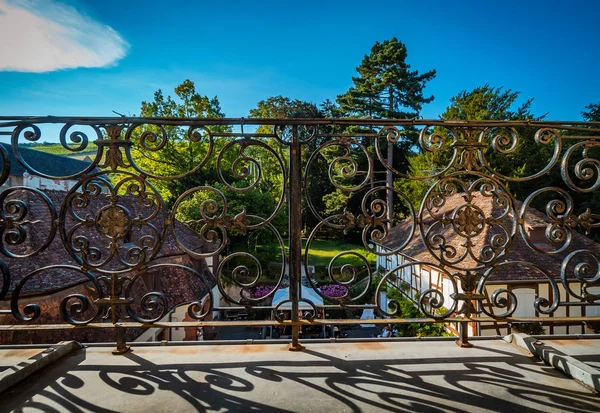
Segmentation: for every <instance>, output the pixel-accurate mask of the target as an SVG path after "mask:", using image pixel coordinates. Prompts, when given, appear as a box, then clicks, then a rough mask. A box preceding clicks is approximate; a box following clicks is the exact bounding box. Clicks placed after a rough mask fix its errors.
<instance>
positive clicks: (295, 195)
mask: <svg viewBox="0 0 600 413" xmlns="http://www.w3.org/2000/svg"><path fill="white" fill-rule="evenodd" d="M301 163H302V159H301V154H300V141H299V137H298V126H296V125H294V126H293V127H292V142H291V145H290V172H289V180H290V181H289V184H290V186H289V188H290V190H289V198H288V212H289V214H288V219H289V237H290V242H289V245H290V257H289V260H290V261H289V265H290V269H289V275H290V300H292V321H293V322H294V323H297V322H298V321H299V320H300V317H299V315H298V310H299V306H298V301H299V300H300V280H301V278H302V239H301V229H302V165H301ZM298 333H299V326H298V325H297V324H294V325H293V326H292V343H291V344H290V347H289V349H290V351H300V350H302V346H301V345H300V343H299V341H298Z"/></svg>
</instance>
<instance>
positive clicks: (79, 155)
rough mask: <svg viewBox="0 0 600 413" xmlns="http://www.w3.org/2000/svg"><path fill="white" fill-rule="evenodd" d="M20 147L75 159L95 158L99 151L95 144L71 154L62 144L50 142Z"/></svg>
mask: <svg viewBox="0 0 600 413" xmlns="http://www.w3.org/2000/svg"><path fill="white" fill-rule="evenodd" d="M20 146H23V147H25V148H28V149H34V150H36V151H41V152H46V153H51V154H53V155H62V156H67V157H69V158H73V159H80V160H81V159H84V158H85V157H86V156H89V157H90V158H92V159H93V158H94V156H95V155H96V152H97V151H98V147H97V146H96V144H95V143H92V142H89V143H88V145H87V147H86V148H85V150H83V151H80V152H71V151H69V150H68V149H65V148H64V147H63V146H62V145H61V144H60V143H50V142H42V143H39V142H32V143H24V144H22V145H20Z"/></svg>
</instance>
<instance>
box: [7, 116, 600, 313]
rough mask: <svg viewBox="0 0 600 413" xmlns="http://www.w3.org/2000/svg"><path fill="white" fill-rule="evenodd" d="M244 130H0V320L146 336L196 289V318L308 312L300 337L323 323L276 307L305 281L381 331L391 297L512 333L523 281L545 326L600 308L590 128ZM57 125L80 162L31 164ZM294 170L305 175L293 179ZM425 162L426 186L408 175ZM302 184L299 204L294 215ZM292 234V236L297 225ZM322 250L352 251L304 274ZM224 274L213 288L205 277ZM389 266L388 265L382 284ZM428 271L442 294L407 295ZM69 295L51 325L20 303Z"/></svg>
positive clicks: (175, 125)
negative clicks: (0, 135) (137, 331)
mask: <svg viewBox="0 0 600 413" xmlns="http://www.w3.org/2000/svg"><path fill="white" fill-rule="evenodd" d="M243 122H244V123H245V124H255V125H257V126H261V128H259V129H258V130H259V131H263V132H256V133H234V132H233V130H234V128H235V127H236V125H240V124H242V120H236V119H205V120H202V119H169V120H165V119H137V118H117V119H115V118H107V119H91V118H86V119H77V118H65V119H63V118H56V117H50V118H23V119H16V120H11V119H3V120H1V121H0V128H1V129H2V130H5V131H9V132H10V133H11V147H10V148H9V147H8V146H0V158H1V161H2V173H1V175H0V183H2V184H3V185H4V186H3V191H2V192H1V193H0V255H1V256H0V258H1V261H0V272H1V274H2V275H1V277H0V282H1V287H0V299H5V300H7V299H8V298H10V311H9V312H8V313H10V314H12V317H13V318H14V319H15V321H16V322H27V323H31V324H35V323H36V322H38V323H39V322H42V321H43V320H54V319H61V320H62V321H63V322H66V323H69V324H75V325H86V324H89V323H92V322H101V321H103V320H110V322H112V323H117V322H120V321H125V320H133V321H137V322H139V323H155V322H157V321H160V320H164V317H165V316H166V315H167V313H168V312H169V311H170V310H171V308H172V307H173V306H174V305H175V304H178V303H177V302H176V300H177V297H176V296H177V294H176V293H173V292H172V291H169V290H170V289H171V288H173V287H176V286H178V287H179V293H181V286H182V285H183V286H184V287H183V289H184V290H185V289H186V288H187V287H186V286H188V285H191V286H194V288H191V287H190V288H188V290H187V291H185V294H183V295H184V296H185V297H187V298H186V299H187V302H188V305H189V308H188V315H189V317H191V319H194V320H204V319H206V318H207V317H208V316H209V315H210V314H212V311H213V310H214V309H215V308H216V307H217V306H218V305H219V304H218V303H217V302H214V299H213V296H212V295H211V294H210V290H212V288H213V286H214V285H216V286H217V287H218V290H219V292H220V295H221V298H222V300H224V301H225V302H228V303H229V304H231V305H234V306H238V307H245V308H251V307H253V306H261V307H263V308H264V307H265V306H266V307H268V308H271V309H272V310H273V314H274V317H275V319H276V320H280V321H281V320H283V319H284V318H285V311H283V310H282V306H283V304H287V303H290V302H296V303H304V304H305V305H309V307H310V308H311V310H310V311H309V312H307V313H306V314H305V315H304V318H305V319H306V320H309V321H310V320H314V319H315V318H316V317H317V315H318V313H319V308H318V307H319V305H318V304H316V303H315V302H313V301H311V300H310V299H309V298H306V297H302V296H301V295H300V296H299V297H298V298H297V299H294V298H293V297H290V298H289V299H287V300H284V301H283V302H280V303H278V304H277V305H273V306H270V307H269V305H270V300H271V299H272V297H273V296H274V295H275V292H276V291H277V289H279V288H282V287H288V286H289V285H290V283H292V284H293V283H297V284H298V285H299V283H300V282H301V278H302V277H301V275H300V264H301V265H302V266H303V267H304V269H305V272H306V274H307V276H306V280H307V282H308V285H309V288H312V289H313V290H314V292H316V293H317V294H318V295H319V296H321V298H323V300H324V302H325V304H326V305H329V306H338V307H339V308H344V307H346V306H348V305H351V306H353V307H354V308H355V307H360V306H361V305H362V306H363V307H364V308H367V307H369V306H371V307H372V306H373V305H374V306H375V307H376V309H377V311H378V313H379V314H380V315H383V316H399V315H401V309H400V305H399V303H398V301H397V299H395V298H392V299H389V298H382V297H383V295H382V293H383V292H386V291H387V292H388V293H389V292H390V289H397V290H398V291H400V292H401V293H402V294H404V295H406V297H407V298H409V299H413V300H414V301H415V304H416V306H417V307H418V309H419V310H420V312H421V313H423V314H424V316H427V317H431V318H434V319H439V320H444V319H449V318H451V317H455V316H459V315H463V316H466V317H476V316H482V317H484V316H485V317H492V318H497V319H503V318H507V317H512V316H513V315H514V313H515V311H516V310H517V308H518V305H519V303H518V300H517V295H516V294H515V293H514V292H513V291H511V289H510V288H509V287H508V284H510V281H514V280H519V279H525V280H537V281H542V282H543V283H545V284H546V285H548V286H549V287H548V290H547V291H548V292H549V295H548V296H541V295H540V296H538V297H537V298H536V300H535V302H534V303H533V304H532V305H533V307H534V308H533V310H534V311H535V312H536V314H540V315H549V314H553V313H554V312H555V311H556V310H557V308H558V307H559V305H560V303H561V302H562V301H564V300H565V299H566V298H567V297H566V296H569V297H570V299H571V300H579V301H582V302H586V303H594V302H597V301H598V300H600V245H599V244H597V243H596V242H595V241H594V239H596V240H598V232H597V228H598V227H599V226H600V222H599V217H600V211H599V210H598V208H599V207H598V205H600V203H598V202H600V198H598V202H595V203H594V202H592V201H590V200H594V199H596V198H597V195H596V191H597V190H598V189H599V187H600V157H599V156H598V155H599V153H600V126H599V125H596V124H586V123H578V124H576V123H570V124H562V123H552V122H549V123H546V122H534V121H527V122H496V121H490V122H462V123H461V122H455V121H452V122H449V121H412V120H411V121H408V120H406V121H405V120H385V121H384V120H376V119H366V120H365V119H362V120H355V119H338V120H333V119H309V120H301V119H288V120H286V119H273V120H265V119H261V120H255V121H253V120H247V119H246V120H244V121H243ZM57 124H58V125H59V128H58V129H56V127H55V125H57ZM49 125H54V128H55V129H56V130H59V131H60V132H59V136H58V140H59V142H60V146H61V147H62V148H64V149H65V150H66V151H67V152H68V153H69V154H74V155H77V154H86V155H87V156H88V160H86V161H84V162H83V161H82V162H66V161H65V164H64V168H62V167H57V166H56V165H50V164H48V163H47V162H45V161H40V159H41V158H40V157H39V156H32V154H34V153H33V152H32V151H34V150H36V149H37V148H34V147H28V146H27V144H32V143H40V142H43V141H45V140H46V139H48V140H50V139H52V138H54V136H47V137H46V135H44V134H43V131H44V129H45V128H47V127H48V126H49ZM390 148H396V149H395V152H394V156H393V158H394V159H393V160H391V158H392V157H390V154H388V153H387V151H388V150H390ZM295 151H299V152H300V153H301V154H302V155H301V159H302V160H301V165H299V166H298V165H296V164H295V163H294V162H291V161H290V159H291V155H292V154H294V153H296V152H295ZM417 153H421V154H425V156H424V157H423V159H425V160H427V161H429V162H430V163H431V166H430V167H429V168H427V167H425V168H421V169H420V170H416V168H412V169H411V168H410V167H409V166H410V162H409V161H410V158H411V157H413V156H415V155H416V154H417ZM527 154H530V156H527ZM56 159H58V158H55V160H56ZM524 159H525V160H527V162H526V163H525V164H524V165H523V164H515V163H514V162H516V161H518V160H521V161H523V160H524ZM48 168H49V169H50V170H49V169H48ZM19 170H21V171H22V170H25V171H26V182H23V184H21V183H19V184H18V185H15V180H14V179H13V176H14V177H17V176H20V175H18V172H14V173H13V172H11V171H19ZM57 170H58V171H59V172H58V173H57ZM15 174H16V175H15ZM21 174H22V172H21ZM388 174H391V176H392V178H393V179H392V182H393V184H392V185H390V181H389V179H388V180H385V177H386V175H388ZM547 176H552V177H553V178H554V179H553V182H554V186H548V185H547V184H546V182H547V181H546V177H547ZM33 178H36V179H37V181H34V180H33ZM293 181H295V182H299V183H300V185H301V187H302V189H303V203H302V204H301V205H300V204H298V205H290V204H289V202H287V199H288V191H289V190H290V185H291V183H292V182H293ZM57 182H63V183H64V184H57ZM44 185H45V186H46V187H45V188H44ZM53 185H54V186H53ZM61 185H63V186H61ZM54 187H56V188H58V189H52V188H54ZM257 194H263V195H264V196H261V197H258V196H257ZM583 195H585V197H584V196H583ZM298 216H301V217H302V220H303V225H304V226H305V231H303V232H299V231H295V230H292V229H291V228H292V226H291V225H289V222H290V220H291V219H294V218H297V217H298ZM302 237H305V238H306V239H305V244H304V247H303V251H302V254H303V255H304V256H303V258H302V259H301V260H302V262H301V263H300V262H296V263H290V259H289V255H288V252H287V249H286V238H287V239H300V238H302ZM321 238H330V239H338V240H339V239H345V240H346V244H354V245H355V247H356V248H354V249H352V250H348V251H342V252H339V253H337V254H335V256H333V257H332V258H331V259H330V262H329V264H328V265H327V266H326V267H325V268H324V269H320V270H318V271H315V272H312V271H311V268H312V263H311V262H310V258H309V257H310V256H311V254H313V253H315V251H317V250H318V247H317V246H316V244H317V243H318V240H319V239H321ZM240 240H246V241H245V242H240ZM267 244H268V245H269V246H270V248H271V251H270V253H269V254H270V255H269V254H266V253H265V252H264V251H263V250H264V247H265V245H267ZM216 256H219V257H220V262H219V264H218V265H216V266H215V271H214V274H212V275H211V274H207V273H205V272H202V270H200V269H199V268H200V267H202V266H203V265H204V260H205V259H207V258H209V257H216ZM390 257H394V260H393V261H394V262H396V264H395V265H392V266H389V265H386V268H385V269H382V268H378V262H382V261H385V262H392V260H388V258H390ZM400 257H401V258H402V259H401V260H400ZM528 257H531V260H529V259H528ZM57 260H58V262H56V261H57ZM400 261H402V262H400ZM38 264H39V265H38ZM291 264H294V265H291ZM36 265H37V267H35V266H36ZM379 266H380V264H379ZM202 268H203V267H202ZM290 268H292V269H294V271H296V272H295V273H293V274H290ZM424 268H426V269H427V271H429V272H432V271H433V272H435V273H436V274H438V275H440V277H442V278H444V279H445V280H447V281H446V288H445V289H444V288H442V286H441V285H428V286H425V287H423V285H420V286H418V288H419V294H418V297H415V296H411V295H410V294H407V293H406V291H404V290H405V289H407V288H408V289H410V288H413V287H414V286H413V285H408V283H409V282H408V281H406V280H405V279H404V277H405V276H406V274H409V275H410V274H417V275H418V273H419V272H420V271H422V270H423V269H424ZM173 277H175V278H176V277H180V279H178V280H175V278H173ZM161 280H162V281H161ZM165 280H169V282H171V283H172V284H168V283H165V282H164V281H165ZM185 280H187V281H185ZM190 280H193V281H190ZM503 281H506V282H505V283H504V284H506V285H503ZM182 283H183V284H182ZM187 283H191V284H187ZM78 285H84V286H85V288H84V289H80V290H78V291H79V292H75V293H72V294H67V295H65V296H64V297H63V298H62V299H61V301H60V306H59V314H47V315H45V314H43V310H42V307H41V306H40V305H38V304H37V303H35V302H32V299H31V298H28V297H29V296H31V295H33V296H35V293H40V292H44V293H49V292H52V293H54V292H55V291H59V290H60V289H61V288H62V289H64V288H72V287H74V286H78ZM495 285H498V287H497V288H496V287H494V286H495ZM175 289H177V288H175ZM190 291H192V293H193V294H196V296H194V297H190ZM388 297H391V295H390V294H388ZM33 301H35V300H33ZM190 302H191V304H189V303H190ZM6 313H7V312H6V311H5V315H6Z"/></svg>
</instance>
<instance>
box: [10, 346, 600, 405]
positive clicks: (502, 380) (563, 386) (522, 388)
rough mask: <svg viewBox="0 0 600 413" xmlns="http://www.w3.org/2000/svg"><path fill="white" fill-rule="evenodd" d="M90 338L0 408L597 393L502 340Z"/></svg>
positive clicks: (588, 398)
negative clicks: (172, 342) (125, 348)
mask: <svg viewBox="0 0 600 413" xmlns="http://www.w3.org/2000/svg"><path fill="white" fill-rule="evenodd" d="M474 344H475V347H474V348H467V349H462V348H459V347H457V346H456V345H455V344H454V343H453V342H448V341H446V342H370V343H337V344H333V343H332V344H316V343H311V344H309V345H307V349H306V350H305V351H303V352H290V351H287V347H286V346H284V345H279V344H248V345H195V346H162V347H160V346H156V347H154V346H153V347H150V346H146V347H136V348H135V349H134V350H133V351H131V352H129V353H128V354H126V355H124V356H113V355H112V354H111V349H112V348H110V347H89V348H85V349H83V350H81V351H77V352H74V353H72V354H71V355H70V356H68V357H66V358H64V359H62V360H60V361H58V362H57V363H56V364H54V365H52V366H50V367H47V368H46V369H44V370H43V371H41V372H40V373H38V374H36V375H34V376H32V377H30V378H29V379H27V380H26V381H24V382H22V383H20V384H18V385H17V386H16V387H15V388H13V389H12V390H8V391H7V392H6V393H5V394H3V395H2V396H0V399H1V400H2V402H1V407H0V411H2V412H5V411H13V410H16V411H21V410H23V411H61V412H62V411H89V412H108V411H111V412H138V411H140V412H151V411H157V412H167V411H171V412H186V411H216V412H232V411H240V412H252V411H257V412H258V411H260V412H265V411H266V412H373V411H387V412H404V411H411V412H415V411H434V412H440V411H448V412H458V411H470V412H472V411H489V412H492V411H494V412H498V411H505V412H509V411H510V412H514V411H519V412H527V411H536V412H539V411H544V412H564V411H569V412H590V411H600V397H598V395H597V394H596V393H594V392H592V391H591V390H588V389H587V388H586V387H584V386H582V385H580V384H578V383H577V382H575V381H574V380H572V379H570V378H568V377H566V376H564V375H562V374H561V373H559V372H558V371H556V370H554V369H553V368H552V367H549V366H547V365H545V364H543V363H542V362H540V361H538V360H537V359H536V358H533V357H531V356H529V355H528V354H526V353H525V352H524V351H523V350H521V349H519V348H517V347H516V346H514V345H511V344H508V343H506V342H504V341H502V340H485V341H476V342H474Z"/></svg>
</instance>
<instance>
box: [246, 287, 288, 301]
mask: <svg viewBox="0 0 600 413" xmlns="http://www.w3.org/2000/svg"><path fill="white" fill-rule="evenodd" d="M279 288H282V286H281V285H280V286H279ZM274 289H275V286H274V285H257V286H254V287H251V288H250V289H248V291H249V292H250V297H252V298H262V297H265V296H267V295H269V293H270V292H271V291H273V290H274Z"/></svg>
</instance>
